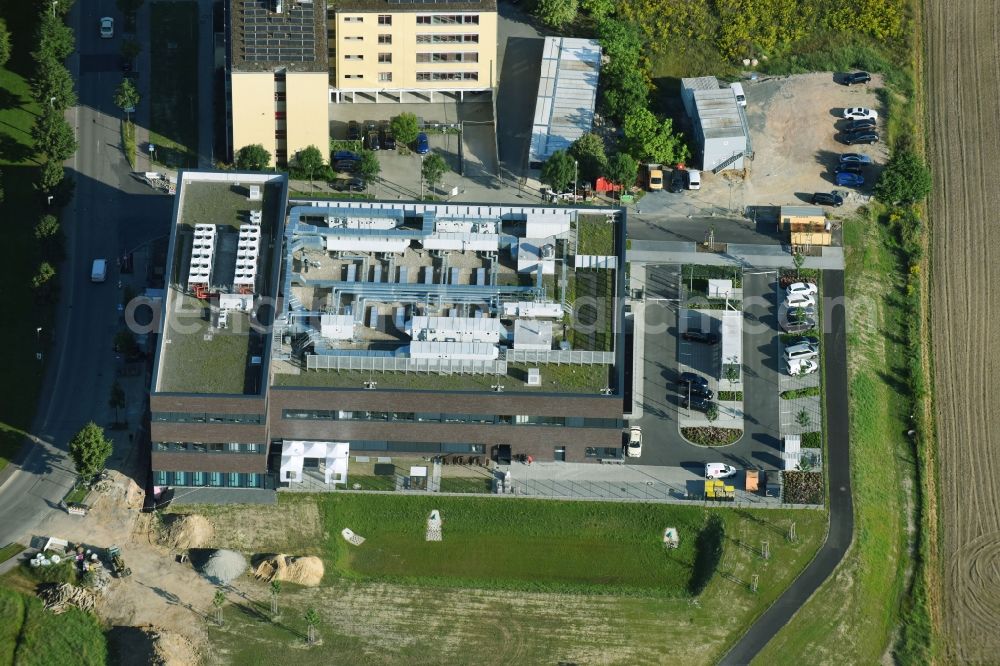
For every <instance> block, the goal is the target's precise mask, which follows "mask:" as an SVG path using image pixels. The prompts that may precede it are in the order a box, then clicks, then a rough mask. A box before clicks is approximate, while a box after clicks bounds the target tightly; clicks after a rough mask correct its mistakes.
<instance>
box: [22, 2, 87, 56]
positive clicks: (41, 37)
mask: <svg viewBox="0 0 1000 666" xmlns="http://www.w3.org/2000/svg"><path fill="white" fill-rule="evenodd" d="M35 43H36V44H38V48H36V49H35V51H34V53H32V55H33V56H34V57H35V60H43V59H45V58H52V59H53V60H55V61H56V62H59V63H61V62H62V61H63V60H65V59H66V58H68V57H69V54H71V53H72V52H73V49H74V48H75V47H76V41H75V39H74V37H73V30H72V29H71V28H70V27H69V26H68V25H66V23H65V22H63V19H62V17H61V16H53V15H52V14H51V13H48V12H43V13H42V15H41V16H39V23H38V30H37V32H36V34H35Z"/></svg>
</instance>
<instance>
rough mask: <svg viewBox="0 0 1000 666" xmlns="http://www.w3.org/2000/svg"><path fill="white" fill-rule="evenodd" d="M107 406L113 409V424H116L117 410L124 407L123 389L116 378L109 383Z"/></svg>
mask: <svg viewBox="0 0 1000 666" xmlns="http://www.w3.org/2000/svg"><path fill="white" fill-rule="evenodd" d="M108 407H110V408H111V409H113V410H115V425H117V424H118V423H119V421H118V410H119V409H125V389H123V388H122V385H121V384H119V383H118V380H117V379H116V380H115V383H114V384H112V385H111V393H110V394H109V395H108Z"/></svg>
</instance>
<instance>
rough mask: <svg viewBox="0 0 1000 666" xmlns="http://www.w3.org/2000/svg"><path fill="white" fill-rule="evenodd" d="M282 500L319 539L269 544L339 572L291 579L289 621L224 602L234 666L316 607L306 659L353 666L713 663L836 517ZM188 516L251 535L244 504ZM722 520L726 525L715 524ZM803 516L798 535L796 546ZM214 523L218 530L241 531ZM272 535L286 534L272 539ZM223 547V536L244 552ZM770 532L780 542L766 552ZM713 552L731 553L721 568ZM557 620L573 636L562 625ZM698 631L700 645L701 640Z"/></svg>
mask: <svg viewBox="0 0 1000 666" xmlns="http://www.w3.org/2000/svg"><path fill="white" fill-rule="evenodd" d="M280 501H281V502H282V503H286V502H287V503H288V504H290V505H291V504H308V503H318V505H319V515H320V520H319V521H318V523H319V524H318V525H316V526H315V527H314V528H313V529H314V530H315V533H316V535H317V538H316V539H311V538H309V537H308V536H306V535H297V534H295V530H294V527H292V526H289V527H292V529H288V528H287V527H286V528H284V530H279V529H274V530H272V529H269V528H266V527H262V526H260V525H256V524H255V527H256V528H257V529H258V531H259V533H265V534H269V535H272V537H271V538H270V539H269V541H268V544H267V545H268V547H272V548H276V549H277V550H283V551H285V552H289V551H290V552H295V553H301V554H315V555H319V556H320V557H322V558H323V560H324V562H325V563H326V571H327V574H326V578H325V580H324V585H323V586H321V587H320V588H317V589H308V590H307V589H301V588H297V587H295V586H293V585H286V586H285V589H284V590H283V591H282V592H281V595H280V600H279V603H280V605H281V608H282V617H281V619H280V620H279V621H277V622H271V621H270V619H269V618H268V617H267V616H268V614H269V603H268V596H267V591H266V589H265V588H264V587H263V586H259V587H257V588H255V587H254V585H256V584H253V583H238V584H237V586H238V587H239V588H240V589H241V590H244V589H249V592H248V596H247V597H245V598H243V600H242V601H241V602H240V603H239V605H237V606H230V607H227V609H226V611H225V613H226V623H225V624H224V625H223V626H222V627H214V626H213V627H210V629H209V631H210V637H211V640H212V648H213V650H218V652H219V653H220V654H225V655H227V659H229V660H230V661H233V662H234V663H243V662H244V660H246V659H249V658H250V657H251V656H253V657H254V658H255V659H257V660H260V659H266V658H270V657H272V656H274V657H277V656H278V655H280V654H285V653H286V651H287V649H288V647H289V646H293V645H301V644H302V641H303V637H304V634H305V622H304V620H303V619H302V616H303V615H304V613H305V610H306V609H307V608H309V607H315V608H316V609H317V610H318V611H319V612H320V615H321V618H322V621H321V624H320V626H319V627H318V631H319V634H320V636H322V638H323V645H322V646H320V647H317V648H314V649H313V650H307V651H303V652H302V653H301V660H302V663H306V664H308V663H321V662H323V661H324V660H326V659H329V658H330V656H331V655H334V654H343V650H351V654H352V655H354V661H355V662H356V663H366V662H368V661H373V660H374V661H381V662H383V663H384V662H385V661H386V660H387V659H388V660H389V661H395V660H399V659H406V658H408V657H412V656H413V655H417V654H421V653H422V654H424V659H423V660H420V659H418V660H417V661H427V658H426V657H427V655H428V654H433V659H431V661H433V662H434V663H440V664H451V663H463V662H465V661H467V660H468V658H469V653H468V651H467V648H468V645H472V644H475V645H484V644H491V645H497V646H498V647H497V649H496V651H495V652H494V653H487V654H484V653H482V652H477V657H476V659H477V661H480V658H481V659H482V661H481V663H504V662H507V663H509V659H515V660H520V662H521V663H553V662H554V661H559V660H566V659H567V658H570V657H572V658H571V659H569V660H570V661H574V660H578V659H580V660H582V661H587V660H593V659H594V658H596V656H598V655H602V654H603V655H605V656H607V655H609V654H618V653H620V652H621V651H622V650H623V649H627V652H628V654H630V655H631V656H632V658H633V662H634V663H659V662H662V661H663V660H665V659H668V658H669V657H670V656H671V655H673V656H674V657H675V658H676V657H678V656H680V657H683V658H684V660H685V661H689V662H692V663H705V664H708V663H712V662H713V661H714V660H715V659H717V658H718V657H719V656H720V655H721V654H722V652H723V651H724V649H725V647H726V646H728V645H729V644H731V643H732V642H733V641H734V640H736V638H738V636H739V635H740V634H741V632H742V631H743V630H745V627H746V626H747V625H748V624H749V622H750V621H751V620H752V618H753V617H755V616H756V615H758V614H759V613H760V612H762V611H763V609H764V608H766V607H767V605H769V604H770V603H771V602H772V601H773V600H774V599H775V598H776V597H777V595H778V594H780V592H781V591H782V590H783V589H784V588H785V587H786V586H787V585H788V583H789V582H790V581H791V580H792V579H793V578H794V577H795V576H796V575H797V574H798V572H799V571H800V570H801V568H802V567H804V566H805V564H806V563H807V562H808V561H809V560H810V559H811V558H812V556H813V553H815V549H816V546H817V545H818V543H819V542H820V540H821V539H822V537H823V534H824V533H825V529H826V517H825V514H824V513H823V512H814V511H743V510H735V511H734V510H718V509H706V508H703V507H694V506H677V505H642V504H615V503H600V502H552V501H544V500H504V499H499V498H478V499H477V498H456V497H443V496H438V497H427V496H400V495H392V496H372V495H359V494H336V495H321V496H299V497H294V498H288V497H287V496H282V497H281V498H280ZM432 509H438V510H440V511H441V516H442V519H443V524H444V528H443V534H444V540H443V541H441V542H427V541H426V540H425V534H424V532H425V521H426V518H427V515H428V514H429V513H430V511H431V510H432ZM185 510H191V511H196V512H199V513H202V514H203V515H206V516H207V517H208V518H209V519H210V520H212V521H213V522H215V521H219V520H224V521H225V522H226V523H228V524H231V525H237V524H238V525H242V526H244V527H241V528H240V530H235V532H240V531H245V529H246V527H245V526H246V525H247V523H246V520H247V517H245V516H242V515H241V513H240V509H239V508H234V507H222V508H218V507H185ZM242 510H243V511H250V509H246V508H243V509H242ZM289 510H292V511H293V513H295V515H308V513H309V512H303V511H301V507H300V508H299V509H296V507H294V506H289V507H286V508H285V511H281V512H275V513H274V515H275V516H276V517H277V516H287V515H289V514H288V513H287V511H289ZM713 517H714V519H717V520H720V521H721V523H720V526H721V528H722V530H723V532H722V533H721V534H719V533H717V532H713V530H711V529H707V527H708V526H709V525H710V523H711V520H712V519H713ZM793 521H794V522H795V523H796V529H797V532H798V539H797V541H796V542H790V541H788V539H787V533H788V528H789V526H790V524H791V523H792V522H793ZM305 522H308V521H304V522H303V524H304V523H305ZM216 525H217V527H216V533H217V534H223V535H225V534H230V533H234V534H235V532H234V531H232V530H228V529H219V527H218V524H217V523H216ZM667 526H674V527H677V528H679V530H680V534H681V545H680V548H678V549H677V550H666V549H664V547H663V544H662V534H663V529H664V528H665V527H667ZM345 527H350V528H351V529H352V530H354V531H355V532H356V533H357V534H360V535H362V536H364V537H365V538H366V541H365V543H364V544H363V545H362V546H360V547H355V546H352V545H349V544H347V542H346V541H344V540H343V539H342V537H341V536H340V531H341V530H342V529H343V528H345ZM273 535H277V537H278V538H279V539H288V540H289V542H288V543H275V542H273V538H274V537H273ZM320 535H322V536H320ZM713 535H714V536H713ZM720 537H721V540H720ZM233 538H237V539H238V538H241V537H239V536H238V535H237V536H234V537H233ZM224 541H225V537H222V542H220V543H217V544H215V545H236V544H227V543H225V542H224ZM762 541H768V542H769V546H770V551H771V557H770V559H769V560H766V561H765V560H763V558H762V557H761V555H760V548H761V542H762ZM716 545H718V546H719V548H716V547H715V546H716ZM296 548H297V550H296ZM713 552H715V553H716V554H717V556H718V555H721V557H720V559H719V561H718V563H717V565H713V563H712V561H711V560H712V553H713ZM716 566H717V568H716ZM712 572H714V575H713V573H712ZM754 575H757V576H759V581H758V591H757V592H756V593H754V592H753V591H752V590H751V580H752V577H753V576H754ZM703 586H704V589H703V591H701V592H700V593H697V594H696V593H695V592H694V591H695V590H697V589H698V588H701V587H703ZM456 614H458V615H460V616H461V618H462V620H461V621H455V617H454V616H455V615H456ZM376 617H377V620H375V618H376ZM373 624H375V625H377V627H375V628H374V630H373ZM560 625H562V626H563V627H564V628H565V627H568V626H573V627H574V629H573V630H572V631H558V630H557V627H558V626H560ZM505 634H506V635H507V638H506V640H503V639H502V638H501V636H502V635H505ZM695 634H697V635H698V636H699V640H698V641H691V640H690V637H691V636H693V635H695ZM508 643H509V644H510V645H514V646H516V647H517V650H516V655H512V654H510V653H509V652H507V651H508V650H509V649H510V646H509V645H508ZM623 646H624V647H623ZM428 651H430V652H428ZM622 656H623V657H624V656H627V655H626V654H625V653H622ZM297 659H299V657H297Z"/></svg>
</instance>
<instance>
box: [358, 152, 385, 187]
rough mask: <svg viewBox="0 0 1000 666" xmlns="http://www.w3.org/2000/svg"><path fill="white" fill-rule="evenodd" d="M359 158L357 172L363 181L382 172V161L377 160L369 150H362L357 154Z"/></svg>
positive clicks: (371, 179)
mask: <svg viewBox="0 0 1000 666" xmlns="http://www.w3.org/2000/svg"><path fill="white" fill-rule="evenodd" d="M359 157H360V158H361V159H360V160H358V165H357V172H358V174H359V175H360V176H361V177H362V178H364V179H365V183H366V184H367V183H369V182H371V181H373V180H375V179H376V178H378V176H379V174H380V173H382V163H381V162H379V161H378V158H377V157H375V153H374V152H372V151H370V150H362V151H361V152H360V154H359Z"/></svg>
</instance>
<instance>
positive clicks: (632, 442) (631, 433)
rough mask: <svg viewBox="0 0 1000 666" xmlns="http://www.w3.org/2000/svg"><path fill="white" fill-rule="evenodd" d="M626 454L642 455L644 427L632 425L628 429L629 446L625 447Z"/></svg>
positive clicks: (629, 455) (630, 456)
mask: <svg viewBox="0 0 1000 666" xmlns="http://www.w3.org/2000/svg"><path fill="white" fill-rule="evenodd" d="M625 455H626V456H628V457H629V458H638V457H639V456H641V455H642V428H640V427H639V426H632V427H631V428H629V429H628V446H627V447H626V448H625Z"/></svg>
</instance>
